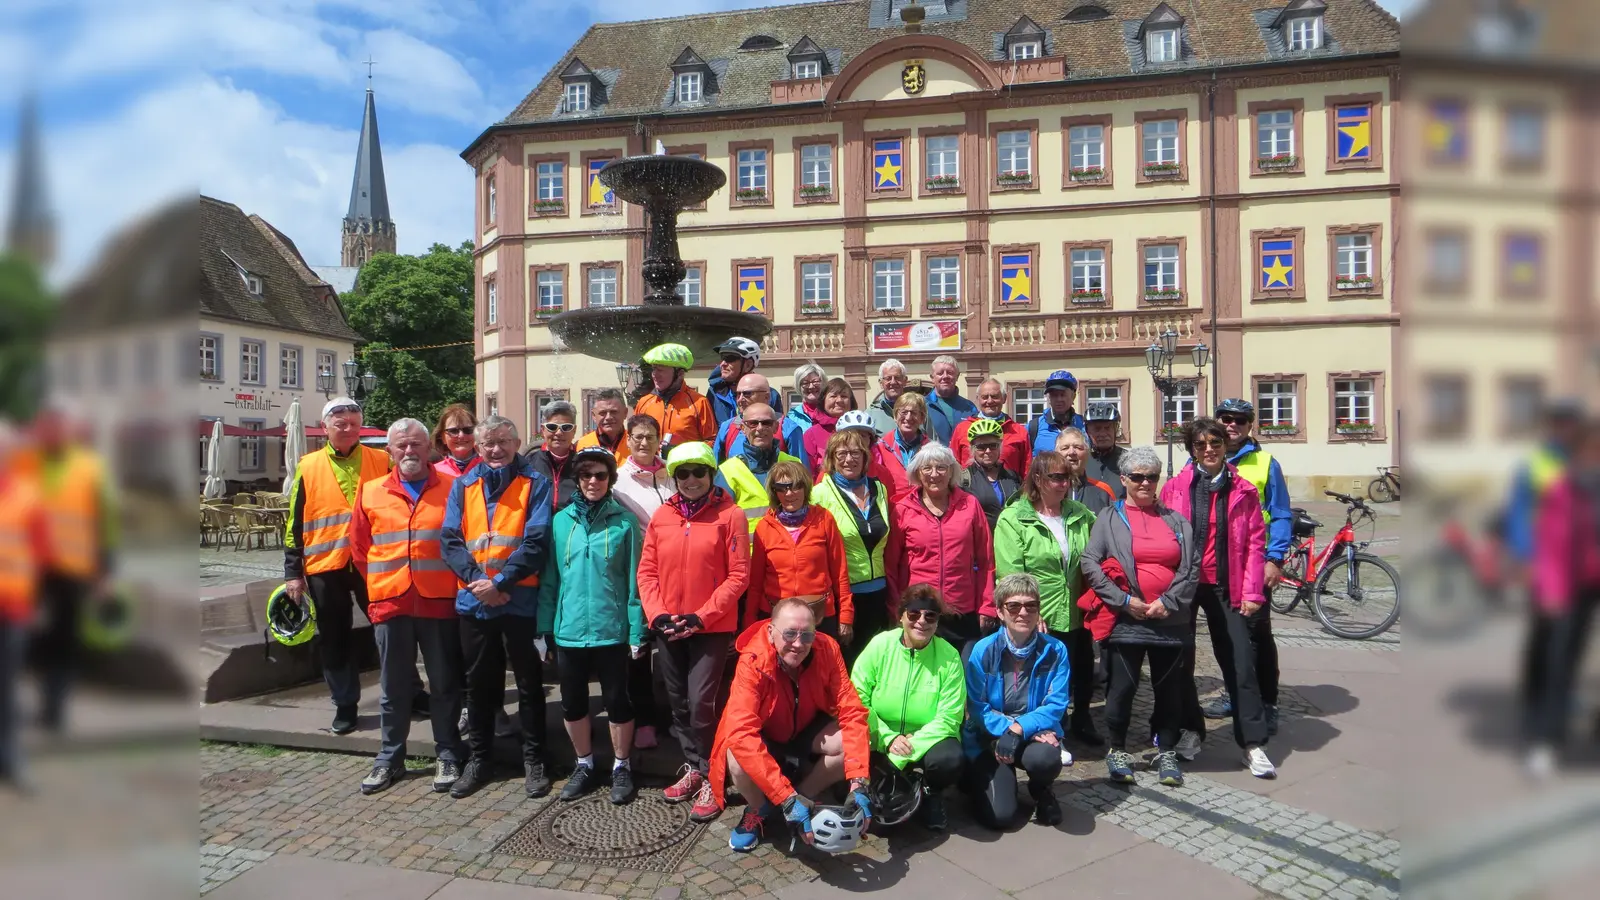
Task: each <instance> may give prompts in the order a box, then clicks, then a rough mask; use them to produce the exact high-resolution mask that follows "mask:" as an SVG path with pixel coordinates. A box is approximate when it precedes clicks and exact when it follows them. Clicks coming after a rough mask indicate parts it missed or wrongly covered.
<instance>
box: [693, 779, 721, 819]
mask: <svg viewBox="0 0 1600 900" xmlns="http://www.w3.org/2000/svg"><path fill="white" fill-rule="evenodd" d="M720 815H722V807H721V806H719V805H718V804H717V798H716V795H715V794H714V793H713V792H712V790H711V781H710V780H709V779H706V778H701V779H700V790H699V791H698V792H696V793H695V795H694V806H692V807H690V808H689V821H691V822H710V821H712V820H713V819H715V818H716V817H717V816H720Z"/></svg>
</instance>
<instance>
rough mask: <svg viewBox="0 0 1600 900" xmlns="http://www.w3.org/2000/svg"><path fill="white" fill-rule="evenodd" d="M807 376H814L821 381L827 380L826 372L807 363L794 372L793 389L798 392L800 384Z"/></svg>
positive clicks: (811, 363) (813, 364)
mask: <svg viewBox="0 0 1600 900" xmlns="http://www.w3.org/2000/svg"><path fill="white" fill-rule="evenodd" d="M807 375H815V376H817V377H818V378H821V379H822V380H823V381H827V380H828V372H827V370H826V369H823V368H822V367H821V366H819V365H817V364H816V363H814V362H808V363H805V364H804V365H802V366H800V368H798V369H795V370H794V389H795V390H797V391H798V390H800V382H802V381H805V380H806V376H807Z"/></svg>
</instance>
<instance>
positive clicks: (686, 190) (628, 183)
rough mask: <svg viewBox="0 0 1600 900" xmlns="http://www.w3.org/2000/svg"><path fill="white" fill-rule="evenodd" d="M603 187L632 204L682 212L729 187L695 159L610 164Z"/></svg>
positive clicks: (722, 177) (631, 159)
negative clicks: (669, 208) (725, 186)
mask: <svg viewBox="0 0 1600 900" xmlns="http://www.w3.org/2000/svg"><path fill="white" fill-rule="evenodd" d="M600 183H601V184H603V185H605V186H606V187H608V188H610V189H611V191H612V193H614V194H616V195H617V196H618V197H621V198H622V199H623V200H626V201H628V202H629V203H634V204H637V205H639V206H643V207H646V208H650V207H653V206H660V207H671V208H672V209H673V210H680V209H683V208H684V207H687V206H694V205H695V204H697V203H704V202H705V201H706V199H707V198H709V197H710V196H711V195H712V194H715V193H716V192H717V191H718V190H719V189H721V188H722V186H723V185H725V184H727V183H728V176H727V175H726V174H725V173H724V172H723V171H722V170H721V169H719V168H717V167H716V166H714V165H712V164H711V163H708V162H706V161H705V160H703V159H695V158H694V157H692V156H629V157H627V158H625V159H619V160H615V161H613V162H610V163H607V164H606V166H605V167H604V168H602V169H601V170H600Z"/></svg>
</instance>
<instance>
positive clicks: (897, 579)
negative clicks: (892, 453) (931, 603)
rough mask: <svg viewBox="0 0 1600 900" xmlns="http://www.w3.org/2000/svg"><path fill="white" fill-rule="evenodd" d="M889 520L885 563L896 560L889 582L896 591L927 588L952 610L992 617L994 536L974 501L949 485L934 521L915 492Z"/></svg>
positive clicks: (904, 500)
mask: <svg viewBox="0 0 1600 900" xmlns="http://www.w3.org/2000/svg"><path fill="white" fill-rule="evenodd" d="M894 518H895V525H896V526H898V527H896V528H895V529H893V530H892V531H890V532H889V550H888V552H887V553H886V554H885V559H886V560H887V559H894V560H896V563H897V568H898V572H897V573H895V574H892V575H891V576H890V578H889V580H890V582H892V583H893V584H895V585H896V586H897V587H898V589H900V590H904V589H905V588H907V587H910V586H911V585H913V584H931V585H933V586H934V587H936V588H938V589H939V594H940V595H941V596H942V597H944V602H945V603H947V604H949V606H950V609H951V610H952V611H953V612H957V613H963V614H964V613H970V612H976V613H978V614H979V615H984V616H993V615H995V609H994V537H993V535H991V534H990V532H989V520H988V519H987V518H985V517H984V515H983V507H982V506H980V505H979V504H978V498H976V497H974V496H972V495H971V494H969V493H967V492H966V491H964V490H962V489H961V488H958V487H955V486H951V488H950V505H949V507H948V508H947V509H945V511H944V515H943V516H941V517H939V518H937V519H936V518H934V517H933V513H931V512H928V508H927V507H925V506H923V505H922V492H921V491H920V490H916V491H912V492H911V493H909V494H907V495H905V496H904V497H902V498H901V499H900V501H899V502H897V503H896V504H895V505H894Z"/></svg>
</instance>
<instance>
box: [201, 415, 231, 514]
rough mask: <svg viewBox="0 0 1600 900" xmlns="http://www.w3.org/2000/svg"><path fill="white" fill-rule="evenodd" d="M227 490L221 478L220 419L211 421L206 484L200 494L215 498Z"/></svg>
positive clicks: (207, 497) (207, 445)
mask: <svg viewBox="0 0 1600 900" xmlns="http://www.w3.org/2000/svg"><path fill="white" fill-rule="evenodd" d="M227 492H228V485H227V483H226V482H224V481H223V480H222V420H221V419H218V420H216V421H215V422H212V423H211V441H210V442H209V443H207V444H206V484H205V488H204V489H203V490H202V491H201V496H203V497H205V498H206V499H207V500H215V499H217V498H218V497H221V496H222V495H224V494H226V493H227Z"/></svg>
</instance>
